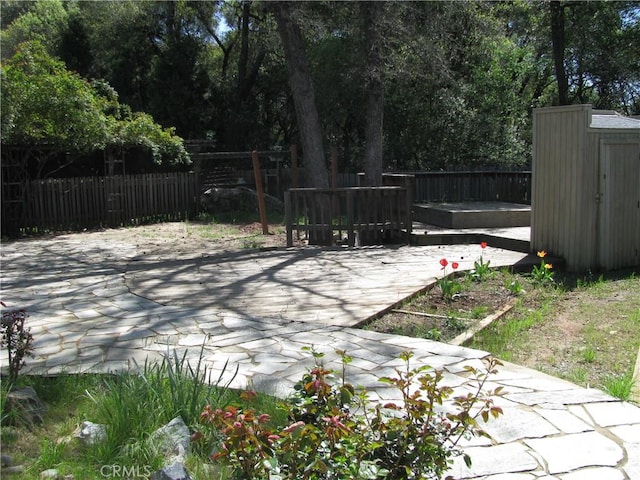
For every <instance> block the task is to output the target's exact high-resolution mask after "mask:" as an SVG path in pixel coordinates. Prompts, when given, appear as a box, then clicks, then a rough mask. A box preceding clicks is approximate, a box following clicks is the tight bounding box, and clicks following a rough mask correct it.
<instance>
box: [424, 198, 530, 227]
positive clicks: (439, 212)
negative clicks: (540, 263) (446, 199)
mask: <svg viewBox="0 0 640 480" xmlns="http://www.w3.org/2000/svg"><path fill="white" fill-rule="evenodd" d="M413 219H414V221H417V222H422V223H426V224H430V225H435V226H438V227H444V228H453V229H464V228H510V227H526V226H529V225H531V206H530V205H522V204H518V203H507V202H461V203H419V204H414V206H413Z"/></svg>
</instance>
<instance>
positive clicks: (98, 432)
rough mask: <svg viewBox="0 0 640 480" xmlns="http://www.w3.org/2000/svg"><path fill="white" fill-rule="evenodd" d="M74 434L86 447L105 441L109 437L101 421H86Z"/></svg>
mask: <svg viewBox="0 0 640 480" xmlns="http://www.w3.org/2000/svg"><path fill="white" fill-rule="evenodd" d="M73 436H74V437H76V438H77V439H78V440H80V443H81V444H82V445H84V446H85V447H86V446H89V445H95V444H96V443H100V442H103V441H105V440H106V439H107V429H106V427H105V426H104V425H101V424H99V423H93V422H86V421H85V422H82V423H81V424H80V426H79V427H78V428H77V429H76V430H75V432H73Z"/></svg>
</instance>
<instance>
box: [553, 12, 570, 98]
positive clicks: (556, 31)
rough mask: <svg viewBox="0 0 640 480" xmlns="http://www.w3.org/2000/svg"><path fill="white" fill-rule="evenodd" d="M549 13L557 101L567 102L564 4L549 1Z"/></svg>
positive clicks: (567, 83) (567, 84)
mask: <svg viewBox="0 0 640 480" xmlns="http://www.w3.org/2000/svg"><path fill="white" fill-rule="evenodd" d="M549 9H550V13H551V44H552V46H553V63H554V66H555V70H556V81H557V82H558V103H559V104H560V105H568V104H569V82H568V81H567V73H566V71H565V68H564V50H565V43H566V39H565V31H564V5H562V4H561V3H560V1H558V0H553V1H551V2H550V3H549Z"/></svg>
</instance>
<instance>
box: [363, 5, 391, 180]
mask: <svg viewBox="0 0 640 480" xmlns="http://www.w3.org/2000/svg"><path fill="white" fill-rule="evenodd" d="M384 5H385V4H384V3H382V2H373V1H367V2H361V3H360V13H361V17H362V30H363V37H364V39H363V40H364V41H363V49H364V58H365V67H364V69H363V72H364V82H363V83H362V85H363V88H364V89H365V92H366V99H367V100H366V108H365V112H366V127H365V151H364V181H365V184H366V185H379V184H380V183H381V182H382V163H383V160H382V154H383V133H384V130H383V122H384V121H383V119H384V85H383V70H384V65H383V62H382V55H381V51H380V50H381V47H382V46H381V43H382V38H381V31H380V30H381V25H380V17H381V16H382V14H383V9H384Z"/></svg>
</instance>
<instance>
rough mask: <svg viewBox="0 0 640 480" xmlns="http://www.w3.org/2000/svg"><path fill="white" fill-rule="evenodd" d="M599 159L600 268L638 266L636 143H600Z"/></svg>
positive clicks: (639, 152) (639, 160) (639, 153)
mask: <svg viewBox="0 0 640 480" xmlns="http://www.w3.org/2000/svg"><path fill="white" fill-rule="evenodd" d="M600 160H601V161H600V192H601V198H600V201H601V203H600V221H599V223H600V235H599V238H600V246H599V247H600V248H599V250H600V266H601V267H603V268H605V269H607V270H614V269H619V268H626V267H632V266H635V265H640V143H638V142H624V141H620V142H615V141H611V140H603V141H602V144H601V151H600ZM585 233H586V232H585Z"/></svg>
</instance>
